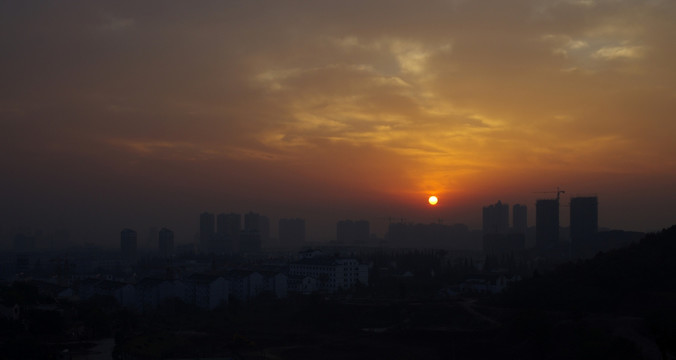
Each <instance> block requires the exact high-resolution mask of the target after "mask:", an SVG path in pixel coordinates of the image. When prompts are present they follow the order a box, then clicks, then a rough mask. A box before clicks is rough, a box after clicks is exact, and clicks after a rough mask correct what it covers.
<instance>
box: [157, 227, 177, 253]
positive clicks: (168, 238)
mask: <svg viewBox="0 0 676 360" xmlns="http://www.w3.org/2000/svg"><path fill="white" fill-rule="evenodd" d="M158 240H159V243H158V248H159V251H160V256H163V257H171V256H172V255H173V254H174V232H173V231H171V230H169V229H167V228H162V229H161V230H160V231H159V233H158Z"/></svg>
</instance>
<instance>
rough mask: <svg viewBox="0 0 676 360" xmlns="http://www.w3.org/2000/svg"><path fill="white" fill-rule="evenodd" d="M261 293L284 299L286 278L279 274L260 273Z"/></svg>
mask: <svg viewBox="0 0 676 360" xmlns="http://www.w3.org/2000/svg"><path fill="white" fill-rule="evenodd" d="M261 275H262V276H263V291H266V292H268V293H271V294H272V295H274V296H275V297H276V298H278V299H283V298H286V297H287V295H288V289H289V285H288V278H289V277H288V276H286V275H285V274H283V273H281V272H273V271H262V272H261Z"/></svg>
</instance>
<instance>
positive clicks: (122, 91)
mask: <svg viewBox="0 0 676 360" xmlns="http://www.w3.org/2000/svg"><path fill="white" fill-rule="evenodd" d="M675 16H676V5H675V4H674V3H673V1H666V0H665V1H658V0H653V1H640V2H639V1H622V0H585V1H572V0H571V1H567V0H549V1H546V0H543V1H525V0H517V1H502V0H490V1H464V0H451V1H448V0H447V1H429V2H425V3H424V4H420V3H415V2H412V1H369V2H362V1H340V2H337V1H313V2H294V1H289V2H272V1H270V2H263V1H247V2H221V1H213V2H211V1H205V2H199V3H186V2H174V1H158V2H118V1H115V2H112V1H111V2H89V1H82V2H50V1H47V2H42V1H41V2H38V1H35V2H31V1H28V2H3V3H2V4H0V46H1V47H2V49H3V51H2V53H1V54H0V76H1V77H2V79H3V80H2V86H1V87H0V117H1V119H2V120H0V129H1V130H2V131H1V135H0V140H1V141H2V142H3V148H4V149H5V151H3V154H2V155H0V161H1V164H2V165H3V167H4V168H5V169H7V170H8V175H7V176H6V177H5V178H4V179H3V180H2V185H3V188H4V189H11V188H16V189H20V191H11V190H3V193H4V195H3V197H4V198H5V199H6V201H7V202H8V203H10V204H13V205H14V208H15V209H19V210H17V211H18V212H17V211H7V213H6V214H4V216H5V217H6V218H12V216H14V218H25V217H26V214H27V213H30V211H29V209H32V208H33V204H34V203H35V202H37V201H42V202H43V203H44V204H45V205H44V207H45V210H44V211H43V212H44V214H49V213H51V211H54V210H50V209H54V208H57V206H58V204H61V201H63V196H62V195H60V194H63V193H72V194H73V197H74V198H77V199H80V200H77V201H75V203H74V204H73V206H80V207H82V206H95V205H94V204H99V205H98V206H100V207H101V208H104V209H108V208H110V209H114V210H111V211H112V212H113V213H114V214H117V215H115V216H119V213H124V212H125V206H124V203H125V202H124V201H121V200H120V196H123V197H124V196H126V197H128V198H129V201H131V202H132V203H135V204H138V206H137V207H136V208H139V209H147V210H143V211H142V210H138V212H135V211H136V210H134V211H132V212H134V213H136V214H138V217H140V216H146V215H148V214H154V211H156V210H157V208H158V207H157V206H149V205H148V202H152V201H153V199H155V201H156V199H162V198H167V197H172V196H176V195H175V193H176V192H177V191H180V192H181V193H182V194H189V195H183V196H178V198H179V199H182V200H176V202H171V201H169V203H171V204H173V205H174V206H176V207H180V208H181V209H183V211H184V212H185V213H189V212H190V211H199V210H198V209H200V208H202V209H207V208H214V211H229V210H230V209H233V210H235V211H246V210H248V209H262V210H261V211H266V210H267V211H270V212H276V214H280V216H282V214H283V213H285V212H287V211H295V212H296V213H298V214H299V215H306V214H308V213H321V214H324V215H326V216H325V218H326V219H329V218H330V217H331V216H334V215H335V216H349V214H350V212H352V211H353V212H354V213H355V214H357V215H359V216H365V217H368V216H375V214H379V215H378V216H380V215H383V216H384V215H394V216H399V215H403V216H409V217H412V218H415V217H416V216H418V217H420V214H421V212H423V213H424V211H426V210H424V209H422V208H421V207H420V206H422V205H420V204H422V203H423V202H420V201H419V200H420V199H422V198H423V197H424V195H425V194H427V193H431V192H434V193H438V194H440V197H441V200H442V202H443V201H444V199H445V198H446V199H452V201H451V203H453V206H451V205H450V204H449V205H447V207H446V208H444V209H445V210H444V211H446V213H445V214H442V215H440V216H447V217H452V218H454V219H458V220H459V221H460V220H461V221H468V222H472V221H474V222H475V223H476V221H477V220H476V219H478V213H476V214H474V213H472V212H473V211H474V212H476V211H477V209H478V208H479V207H480V206H481V205H485V204H486V203H487V202H488V201H491V202H492V201H495V200H497V198H502V199H503V200H505V199H506V200H508V201H511V202H517V201H519V202H526V203H528V202H529V201H532V200H533V199H534V198H533V195H532V191H534V190H542V189H543V188H545V189H550V188H554V187H556V186H557V185H561V186H566V187H568V188H571V190H573V191H576V192H579V193H598V194H599V196H600V197H601V202H602V211H604V210H605V211H606V213H605V215H604V214H602V217H601V219H602V221H603V220H604V219H605V220H606V221H607V225H609V226H617V227H621V226H623V225H626V226H625V227H631V228H641V227H644V228H645V227H647V228H650V227H655V226H659V224H662V222H664V221H668V219H672V220H673V218H674V216H675V215H676V210H675V209H674V207H673V205H655V204H663V203H662V202H661V201H665V200H663V199H665V198H666V199H670V200H676V199H675V197H676V195H675V194H674V192H673V190H671V186H670V185H669V184H672V183H673V182H674V180H676V164H675V161H674V160H673V159H676V147H674V146H673V139H672V137H673V135H672V134H674V133H676V122H674V121H673V116H674V114H676V111H675V110H676V109H675V107H676V106H675V105H674V104H676V101H675V100H676V85H675V84H676V76H675V75H676V74H675V71H674V69H673V63H674V62H675V60H676V54H675V53H674V52H675V51H676V48H674V46H673V36H672V35H673V34H674V33H676V23H674V21H673V18H674V17H675ZM620 179H626V180H620ZM55 184H58V186H56V185H55ZM71 187H72V188H71ZM630 193H633V194H635V195H632V196H629V195H627V194H630ZM122 194H127V195H122ZM140 194H145V195H144V196H149V197H150V198H148V199H145V198H144V196H140ZM444 196H445V198H444ZM604 201H606V202H605V204H609V205H608V207H604ZM626 202H633V203H637V204H638V205H637V206H639V207H641V208H644V209H650V208H651V207H654V208H655V209H656V210H655V211H652V210H651V212H650V213H651V214H652V215H651V216H650V217H649V216H646V219H639V218H635V217H631V216H628V215H623V214H621V213H619V212H617V211H615V212H613V209H612V208H615V207H616V206H615V205H617V204H623V203H626ZM126 203H128V202H126ZM611 205H612V206H611ZM393 207H395V208H396V211H397V212H399V213H401V214H399V213H397V214H385V213H384V212H385V211H392V210H391V209H392V208H393ZM221 208H222V210H221ZM318 208H321V209H320V210H318ZM468 209H469V210H468ZM74 212H75V213H77V211H75V210H74ZM15 213H19V214H22V215H21V216H18V215H12V214H15ZM288 216H295V214H288ZM435 216H436V215H435ZM166 217H168V216H165V218H166ZM648 217H649V218H648ZM119 218H120V219H121V220H119V221H117V220H116V221H117V222H115V221H111V222H113V223H114V225H115V226H117V224H118V223H122V222H125V221H132V220H129V219H127V218H124V216H119ZM156 218H158V219H159V218H162V217H161V216H159V215H157V216H156ZM473 219H474V220H473ZM334 220H337V219H333V220H325V222H326V223H329V222H330V221H334ZM64 221H65V220H64ZM157 221H159V220H157ZM318 221H319V222H321V221H324V220H318ZM666 225H669V224H666V223H665V224H663V226H666Z"/></svg>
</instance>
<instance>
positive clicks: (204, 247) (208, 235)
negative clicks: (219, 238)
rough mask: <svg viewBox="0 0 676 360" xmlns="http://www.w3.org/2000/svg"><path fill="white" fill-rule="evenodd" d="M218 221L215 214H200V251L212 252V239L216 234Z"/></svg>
mask: <svg viewBox="0 0 676 360" xmlns="http://www.w3.org/2000/svg"><path fill="white" fill-rule="evenodd" d="M215 223H216V221H215V217H214V214H212V213H208V212H203V213H202V214H200V244H199V246H200V251H201V252H202V253H208V252H211V250H212V249H211V239H212V238H213V235H214V233H215V228H216V224H215Z"/></svg>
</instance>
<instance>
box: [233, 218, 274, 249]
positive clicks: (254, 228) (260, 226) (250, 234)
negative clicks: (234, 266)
mask: <svg viewBox="0 0 676 360" xmlns="http://www.w3.org/2000/svg"><path fill="white" fill-rule="evenodd" d="M269 239H270V219H268V217H267V216H263V215H260V214H257V213H254V212H249V213H247V214H244V230H242V232H241V234H240V239H239V251H241V252H259V251H260V250H261V246H262V244H263V243H266V242H268V240H269Z"/></svg>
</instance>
